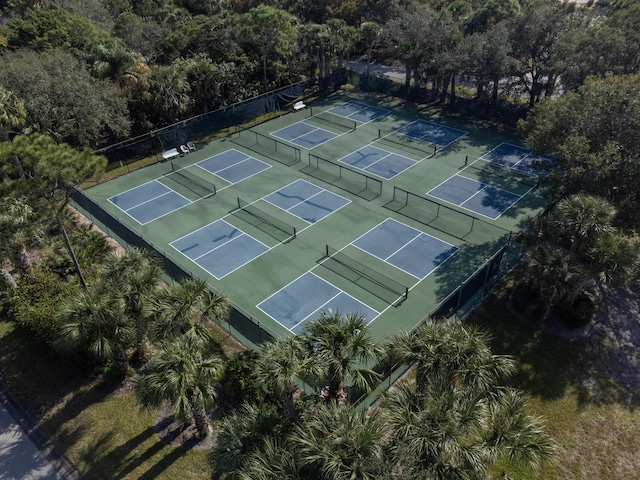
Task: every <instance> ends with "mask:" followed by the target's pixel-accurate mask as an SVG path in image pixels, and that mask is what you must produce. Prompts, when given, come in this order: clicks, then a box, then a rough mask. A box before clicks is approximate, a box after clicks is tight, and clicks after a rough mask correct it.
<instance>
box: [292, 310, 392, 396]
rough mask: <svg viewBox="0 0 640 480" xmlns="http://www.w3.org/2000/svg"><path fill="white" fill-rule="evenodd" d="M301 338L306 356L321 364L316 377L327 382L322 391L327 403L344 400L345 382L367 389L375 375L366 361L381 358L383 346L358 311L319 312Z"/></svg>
mask: <svg viewBox="0 0 640 480" xmlns="http://www.w3.org/2000/svg"><path fill="white" fill-rule="evenodd" d="M300 341H302V342H303V343H304V344H305V346H306V349H307V352H308V355H310V356H313V357H316V358H317V359H318V361H319V362H321V363H322V365H323V367H322V368H323V372H322V377H320V378H319V380H322V381H326V382H327V383H328V385H327V387H326V388H325V389H324V390H323V395H324V397H325V400H326V402H327V403H334V402H338V401H340V400H342V399H344V392H343V385H344V383H345V382H348V383H353V384H355V385H357V386H358V387H360V388H362V389H365V390H367V391H370V389H371V387H372V385H373V381H374V380H375V379H376V378H378V374H377V373H376V372H374V371H373V370H372V369H370V368H369V364H371V363H373V362H376V361H378V360H379V359H380V358H381V357H382V354H383V349H382V347H380V346H379V345H377V344H376V343H374V342H373V341H372V340H371V337H370V336H369V333H368V329H367V324H366V322H365V318H364V317H363V316H362V315H360V314H356V313H349V314H346V315H341V314H340V313H339V312H335V313H334V312H332V311H329V312H322V313H321V314H320V318H319V319H318V320H315V321H313V322H309V323H308V324H307V325H306V327H305V330H304V332H303V333H302V335H301V336H300Z"/></svg>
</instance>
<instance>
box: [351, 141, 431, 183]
mask: <svg viewBox="0 0 640 480" xmlns="http://www.w3.org/2000/svg"><path fill="white" fill-rule="evenodd" d="M339 161H340V162H342V163H346V164H347V165H351V166H352V167H356V168H359V169H360V170H364V171H365V172H369V173H373V174H375V175H378V176H379V177H382V178H386V179H387V180H389V179H391V178H393V177H395V176H396V175H399V174H400V173H402V172H404V171H405V170H406V169H408V168H410V167H413V166H414V165H415V164H416V163H418V162H416V161H415V160H412V159H410V158H407V157H404V156H402V155H398V154H396V153H391V152H387V151H386V150H383V149H381V148H378V147H374V146H372V145H368V146H366V147H364V148H361V149H360V150H357V151H355V152H353V153H350V154H349V155H347V156H346V157H342V158H341V159H340V160H339Z"/></svg>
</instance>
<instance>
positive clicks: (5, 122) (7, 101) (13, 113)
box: [0, 85, 27, 142]
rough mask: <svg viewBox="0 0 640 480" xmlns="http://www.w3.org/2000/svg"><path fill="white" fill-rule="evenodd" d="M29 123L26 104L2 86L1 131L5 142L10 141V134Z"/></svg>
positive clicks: (0, 102) (0, 94)
mask: <svg viewBox="0 0 640 480" xmlns="http://www.w3.org/2000/svg"><path fill="white" fill-rule="evenodd" d="M26 121H27V110H26V109H25V108H24V102H23V101H22V100H21V99H20V98H18V97H17V96H16V95H15V94H14V93H13V92H12V91H10V90H7V89H6V88H4V87H2V85H0V130H1V131H2V137H3V138H4V141H5V142H8V141H9V140H10V137H9V134H10V133H18V132H15V131H14V130H19V129H20V128H22V127H23V126H24V124H25V122H26ZM12 131H13V132H12Z"/></svg>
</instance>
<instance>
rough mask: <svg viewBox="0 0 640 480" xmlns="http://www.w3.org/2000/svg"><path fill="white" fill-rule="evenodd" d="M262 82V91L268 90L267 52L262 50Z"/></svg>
mask: <svg viewBox="0 0 640 480" xmlns="http://www.w3.org/2000/svg"><path fill="white" fill-rule="evenodd" d="M262 82H263V83H264V91H265V92H266V91H267V90H268V89H269V83H268V81H267V50H266V48H263V49H262Z"/></svg>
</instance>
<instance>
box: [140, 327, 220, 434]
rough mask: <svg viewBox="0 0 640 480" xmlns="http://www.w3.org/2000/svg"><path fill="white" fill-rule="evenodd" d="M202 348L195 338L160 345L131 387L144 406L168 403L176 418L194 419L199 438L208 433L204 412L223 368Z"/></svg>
mask: <svg viewBox="0 0 640 480" xmlns="http://www.w3.org/2000/svg"><path fill="white" fill-rule="evenodd" d="M205 347H206V343H205V342H204V341H203V340H202V339H201V338H199V337H197V336H194V335H185V336H182V337H178V338H176V339H174V340H172V341H171V342H168V343H167V342H165V343H162V344H161V345H160V347H159V349H158V351H157V353H156V355H155V357H154V358H152V359H151V360H150V361H149V363H148V364H147V365H145V366H144V367H143V368H142V370H141V371H140V377H139V378H138V381H137V382H136V384H135V387H134V391H135V394H136V397H137V399H138V401H139V402H140V403H141V404H142V405H143V406H145V407H147V408H157V407H159V406H161V405H162V404H163V403H164V402H166V401H168V402H170V403H171V406H172V408H173V412H174V414H175V415H176V416H178V417H179V418H191V419H193V422H194V424H195V427H196V430H197V432H198V435H199V436H200V438H205V437H206V436H207V435H208V434H209V429H210V424H209V418H208V415H207V411H206V409H207V407H209V406H211V405H212V403H213V402H214V401H215V399H216V397H217V391H216V389H215V382H216V381H217V380H218V379H219V378H220V375H221V374H222V370H223V368H224V363H223V362H222V360H221V359H220V358H218V357H214V356H206V352H205Z"/></svg>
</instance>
